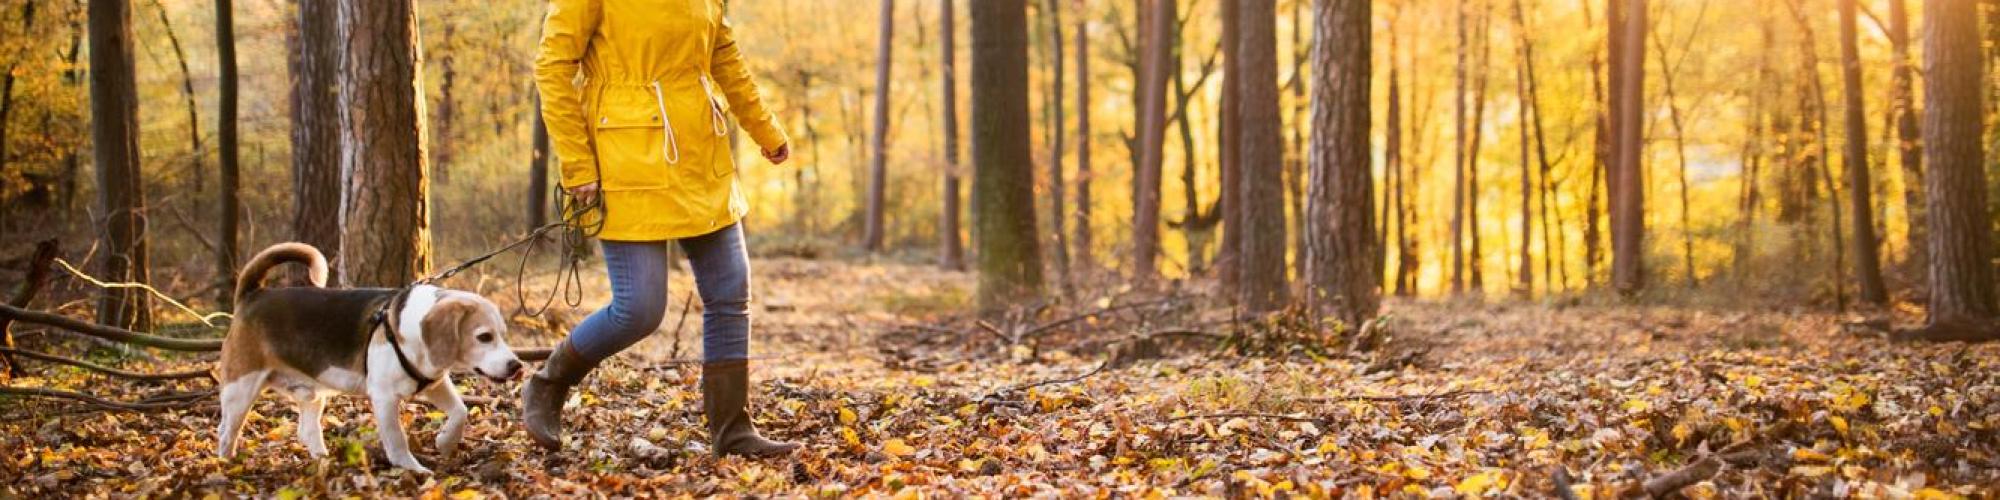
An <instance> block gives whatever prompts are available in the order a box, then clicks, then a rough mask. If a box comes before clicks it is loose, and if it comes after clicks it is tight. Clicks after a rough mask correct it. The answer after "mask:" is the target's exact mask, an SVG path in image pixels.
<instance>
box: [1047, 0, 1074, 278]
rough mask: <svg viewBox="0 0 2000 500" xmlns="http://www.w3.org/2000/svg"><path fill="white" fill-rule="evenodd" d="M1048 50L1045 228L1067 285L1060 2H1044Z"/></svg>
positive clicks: (1058, 271)
mask: <svg viewBox="0 0 2000 500" xmlns="http://www.w3.org/2000/svg"><path fill="white" fill-rule="evenodd" d="M1047 10H1048V16H1049V30H1050V35H1049V47H1050V48H1051V49H1052V54H1051V56H1050V57H1049V64H1050V65H1051V66H1053V69H1052V71H1051V72H1050V76H1051V77H1052V78H1054V82H1053V83H1051V84H1050V86H1049V101H1050V110H1049V112H1050V113H1051V114H1053V115H1054V117H1053V118H1051V121H1050V123H1049V128H1050V129H1051V130H1050V131H1049V226H1050V229H1052V230H1053V232H1054V233H1055V238H1056V240H1055V246H1054V247H1053V248H1054V249H1055V260H1056V262H1055V264H1056V266H1055V267H1056V279H1057V280H1059V281H1060V282H1062V283H1064V284H1065V287H1066V286H1067V285H1066V284H1067V283H1068V282H1069V236H1068V234H1066V233H1065V232H1064V229H1065V228H1064V226H1065V224H1064V222H1065V221H1064V219H1065V218H1066V217H1065V216H1067V215H1068V214H1069V212H1068V211H1067V210H1065V209H1064V208H1063V201H1064V200H1063V197H1064V196H1067V195H1066V194H1065V193H1064V192H1063V187H1064V186H1063V128H1064V127H1063V125H1064V123H1065V122H1064V121H1063V120H1064V116H1063V100H1064V99H1063V89H1064V87H1063V58H1064V55H1063V24H1062V23H1063V21H1062V0H1048V3H1047Z"/></svg>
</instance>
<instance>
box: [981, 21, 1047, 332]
mask: <svg viewBox="0 0 2000 500" xmlns="http://www.w3.org/2000/svg"><path fill="white" fill-rule="evenodd" d="M1027 15H1028V13H1027V5H1026V2H1025V0H972V10H971V16H972V162H973V189H972V192H973V200H972V203H973V207H974V208H973V210H974V211H975V213H977V214H978V217H975V218H974V220H973V226H974V231H975V232H976V233H977V235H976V236H975V237H974V238H973V243H974V244H976V245H978V246H979V251H978V259H979V292H978V302H979V305H980V307H981V308H982V309H985V310H987V311H996V310H998V309H1001V308H1003V307H1005V306H1006V305H1008V304H1014V303H1018V302H1019V301H1021V300H1025V299H1029V298H1032V297H1034V296H1035V295H1038V294H1039V293H1040V290H1041V286H1042V262H1041V252H1040V251H1039V247H1038V246H1036V245H1035V241H1036V240H1037V239H1038V237H1039V236H1038V232H1037V231H1036V230H1035V200H1034V192H1035V183H1034V178H1035V173H1034V158H1033V157H1032V150H1031V149H1030V147H1031V144H1030V142H1031V141H1030V135H1029V134H1030V131H1029V125H1030V119H1029V113H1028V88H1027V86H1026V85H1022V82H1026V81H1028V19H1027Z"/></svg>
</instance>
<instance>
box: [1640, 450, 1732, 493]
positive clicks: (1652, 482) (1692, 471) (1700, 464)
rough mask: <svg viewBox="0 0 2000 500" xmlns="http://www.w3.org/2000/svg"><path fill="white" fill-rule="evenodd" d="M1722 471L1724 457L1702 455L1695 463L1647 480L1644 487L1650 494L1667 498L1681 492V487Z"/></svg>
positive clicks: (1705, 479) (1704, 479)
mask: <svg viewBox="0 0 2000 500" xmlns="http://www.w3.org/2000/svg"><path fill="white" fill-rule="evenodd" d="M1721 471H1722V459H1719V458H1716V457H1715V456H1713V455H1710V456H1706V457H1701V460H1696V461H1694V463H1690V464H1687V465H1685V466H1682V467H1681V468H1679V469H1675V470H1674V471H1673V472H1668V473H1666V474H1662V475H1660V476H1658V477H1654V478H1652V479H1648V480H1646V484H1645V486H1644V489H1645V490H1646V495H1648V496H1651V497H1653V498H1665V497H1667V496H1668V495H1672V494H1674V493H1678V492H1680V491H1681V488H1686V487H1688V486H1690V485H1693V484H1694V483H1699V482H1702V481H1707V480H1708V478H1711V477H1715V474H1716V473H1718V472H1721Z"/></svg>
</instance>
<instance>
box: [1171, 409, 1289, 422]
mask: <svg viewBox="0 0 2000 500" xmlns="http://www.w3.org/2000/svg"><path fill="white" fill-rule="evenodd" d="M1209 418H1262V419H1269V420H1278V421H1284V422H1303V423H1308V424H1320V423H1325V420H1324V419H1318V418H1312V417H1298V416H1292V415H1279V414H1276V413H1251V412H1234V413H1202V414H1196V415H1181V416H1178V417H1173V418H1169V419H1167V421H1168V422H1178V421H1182V420H1198V419H1209Z"/></svg>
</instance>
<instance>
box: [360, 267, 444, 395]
mask: <svg viewBox="0 0 2000 500" xmlns="http://www.w3.org/2000/svg"><path fill="white" fill-rule="evenodd" d="M409 295H410V289H409V288H408V287H404V288H403V289H401V290H397V291H396V294H395V295H391V296H389V301H388V302H385V303H383V304H382V308H381V309H376V310H375V315H374V316H371V317H369V319H368V321H369V322H371V323H374V324H375V326H376V327H379V328H381V329H382V330H383V336H385V337H388V339H389V350H391V351H395V352H396V364H397V365H401V366H402V367H403V374H404V375H408V376H409V377H410V380H412V381H415V382H416V383H417V392H423V391H424V390H426V389H430V388H431V386H432V385H436V384H437V382H438V379H436V378H432V377H429V376H425V375H424V374H423V372H422V371H419V370H417V364H416V363H414V362H411V361H410V356H409V355H407V354H403V344H402V341H401V340H399V339H398V337H401V336H402V335H401V334H400V333H398V332H396V322H394V321H389V315H390V314H392V313H393V312H394V311H393V310H394V309H395V307H396V304H401V303H403V301H404V300H406V299H408V298H409ZM368 331H370V332H373V331H375V329H374V328H370V329H368Z"/></svg>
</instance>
